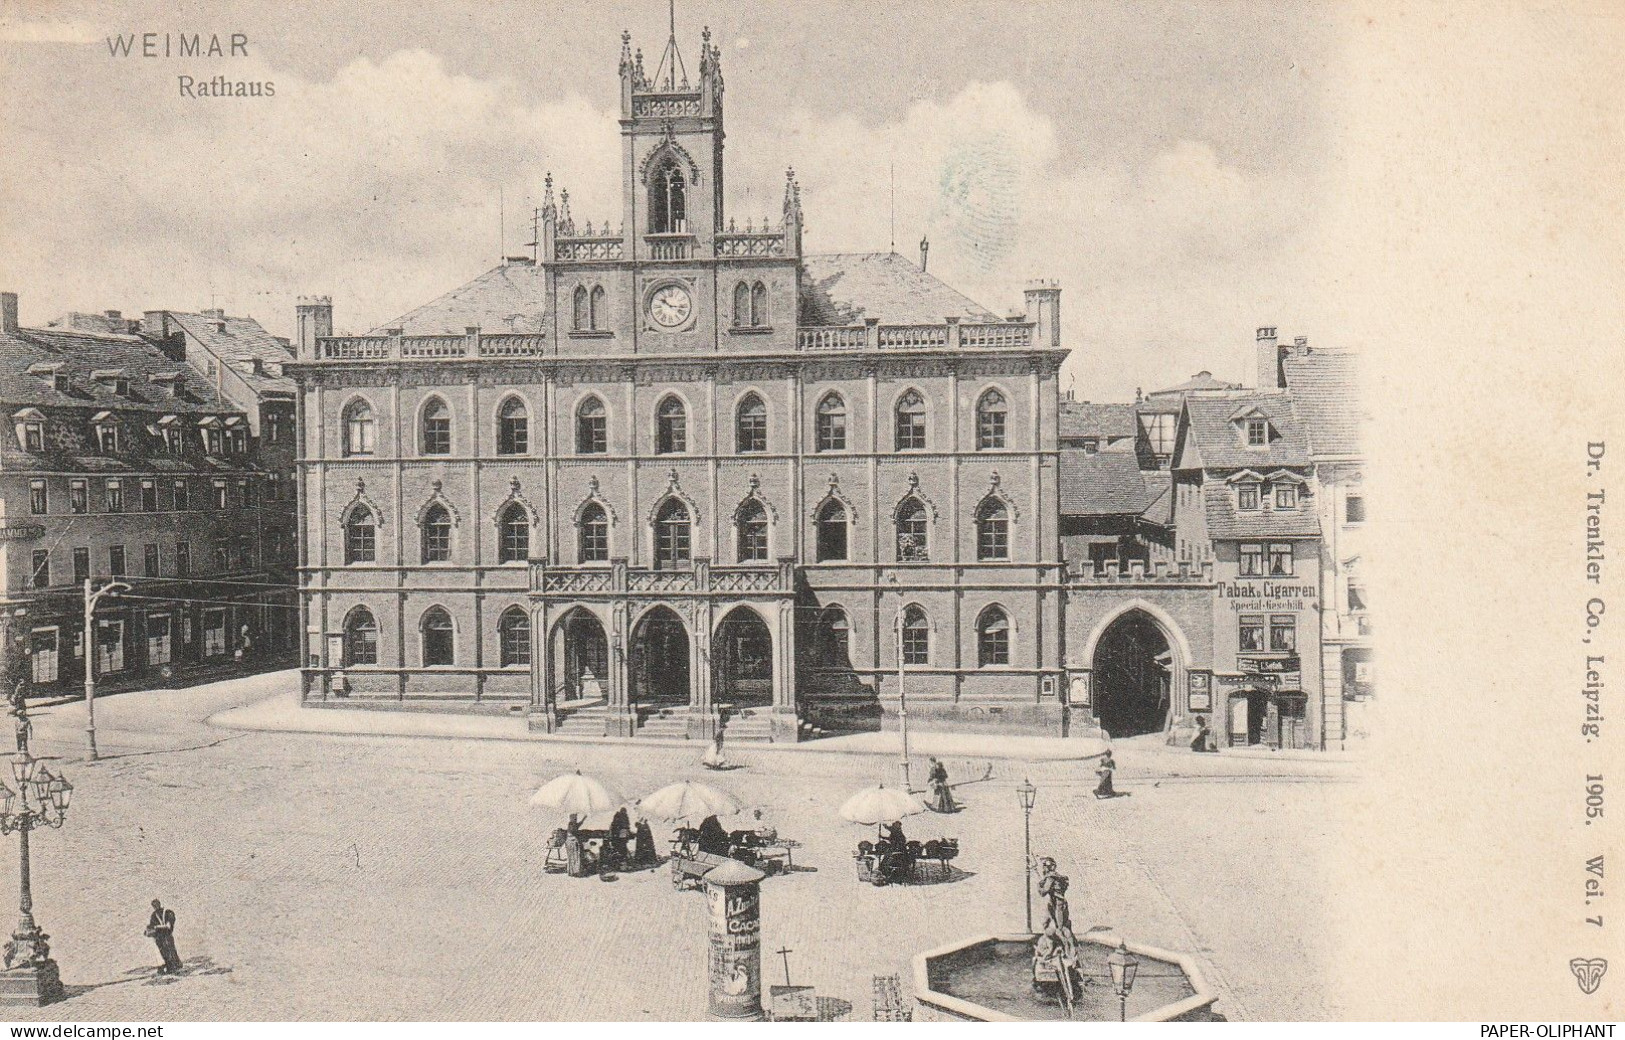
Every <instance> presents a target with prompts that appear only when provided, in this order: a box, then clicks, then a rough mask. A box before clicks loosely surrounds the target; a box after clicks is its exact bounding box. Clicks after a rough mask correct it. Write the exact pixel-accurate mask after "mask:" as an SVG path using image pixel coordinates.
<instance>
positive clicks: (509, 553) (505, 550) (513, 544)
mask: <svg viewBox="0 0 1625 1040" xmlns="http://www.w3.org/2000/svg"><path fill="white" fill-rule="evenodd" d="M529 558H530V513H529V512H527V511H526V510H525V507H524V506H522V505H520V504H519V503H518V502H515V503H513V504H512V505H510V506H509V507H508V508H507V509H505V510H503V512H502V519H501V521H500V522H498V524H497V562H499V563H517V562H520V561H523V560H528V559H529Z"/></svg>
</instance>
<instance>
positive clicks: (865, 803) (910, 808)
mask: <svg viewBox="0 0 1625 1040" xmlns="http://www.w3.org/2000/svg"><path fill="white" fill-rule="evenodd" d="M925 809H926V805H925V802H923V801H921V800H920V799H919V798H917V797H915V796H914V795H911V794H909V793H908V792H907V791H904V790H902V789H901V788H897V787H887V786H886V785H885V784H881V785H879V786H878V787H866V788H864V789H863V790H861V791H859V792H858V793H857V794H855V795H853V796H852V797H851V798H848V799H847V800H846V802H845V804H843V805H842V806H841V810H840V812H841V818H842V819H843V820H850V821H851V822H853V823H870V824H875V825H879V824H882V823H896V822H897V821H898V820H901V819H902V818H903V817H905V816H913V815H914V814H915V813H922V812H925Z"/></svg>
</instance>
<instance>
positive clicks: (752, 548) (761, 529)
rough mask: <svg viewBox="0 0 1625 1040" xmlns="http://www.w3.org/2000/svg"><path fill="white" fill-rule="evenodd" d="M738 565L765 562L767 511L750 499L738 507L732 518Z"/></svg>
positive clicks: (760, 504)
mask: <svg viewBox="0 0 1625 1040" xmlns="http://www.w3.org/2000/svg"><path fill="white" fill-rule="evenodd" d="M734 528H735V530H734V534H735V536H736V539H737V541H738V548H739V562H740V563H766V562H767V510H766V509H764V508H763V507H762V503H760V502H758V501H756V500H755V499H751V500H749V501H747V502H746V503H745V504H744V505H742V506H740V507H739V512H738V514H737V515H736V516H735V518H734Z"/></svg>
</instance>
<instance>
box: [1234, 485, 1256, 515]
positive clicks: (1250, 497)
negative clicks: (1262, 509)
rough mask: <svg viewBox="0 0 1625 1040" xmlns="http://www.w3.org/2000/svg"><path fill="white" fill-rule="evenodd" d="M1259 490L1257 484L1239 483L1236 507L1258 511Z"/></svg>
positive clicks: (1245, 510)
mask: <svg viewBox="0 0 1625 1040" xmlns="http://www.w3.org/2000/svg"><path fill="white" fill-rule="evenodd" d="M1258 491H1259V486H1258V485H1257V484H1252V483H1248V484H1237V485H1236V508H1237V509H1240V510H1243V511H1244V512H1253V511H1256V510H1257V509H1258Z"/></svg>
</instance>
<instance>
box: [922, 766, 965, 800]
mask: <svg viewBox="0 0 1625 1040" xmlns="http://www.w3.org/2000/svg"><path fill="white" fill-rule="evenodd" d="M926 780H927V782H928V783H930V785H931V802H930V805H931V811H932V812H939V813H951V812H953V811H954V810H955V809H957V808H958V806H956V805H955V804H954V795H953V792H952V791H951V790H950V789H949V787H948V767H947V766H945V765H943V764H942V763H941V762H938V761H937V760H936V759H935V758H932V759H931V768H930V770H929V771H928V772H927V773H926Z"/></svg>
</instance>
